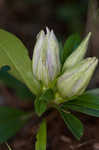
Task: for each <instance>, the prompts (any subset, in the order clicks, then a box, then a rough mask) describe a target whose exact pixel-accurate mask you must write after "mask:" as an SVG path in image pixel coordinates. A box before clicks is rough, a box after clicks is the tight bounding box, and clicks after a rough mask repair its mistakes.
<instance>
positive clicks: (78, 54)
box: [63, 32, 91, 71]
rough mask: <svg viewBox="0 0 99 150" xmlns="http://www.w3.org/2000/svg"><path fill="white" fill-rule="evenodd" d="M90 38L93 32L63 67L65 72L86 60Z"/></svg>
mask: <svg viewBox="0 0 99 150" xmlns="http://www.w3.org/2000/svg"><path fill="white" fill-rule="evenodd" d="M90 36H91V32H89V34H88V35H87V36H86V38H85V39H84V40H83V41H82V42H81V44H80V45H79V46H78V48H77V49H76V50H75V51H74V52H73V53H72V54H71V55H70V56H69V57H68V58H67V59H66V61H65V63H64V66H63V71H64V70H66V69H67V68H69V67H73V66H74V65H76V64H77V63H79V62H80V61H81V60H82V59H83V58H84V56H85V54H86V51H87V47H88V42H89V39H90Z"/></svg>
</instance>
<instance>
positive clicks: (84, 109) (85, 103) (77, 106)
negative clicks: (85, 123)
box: [61, 92, 99, 117]
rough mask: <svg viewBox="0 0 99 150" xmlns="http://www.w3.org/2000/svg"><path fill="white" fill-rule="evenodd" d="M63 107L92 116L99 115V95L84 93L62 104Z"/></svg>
mask: <svg viewBox="0 0 99 150" xmlns="http://www.w3.org/2000/svg"><path fill="white" fill-rule="evenodd" d="M61 107H62V108H63V109H67V108H68V109H70V110H74V111H78V112H81V113H84V114H88V115H91V116H95V117H99V96H97V95H93V94H92V93H91V94H90V93H87V92H86V93H84V94H83V95H81V96H79V97H77V98H76V100H72V101H68V102H67V103H64V104H63V105H62V106H61Z"/></svg>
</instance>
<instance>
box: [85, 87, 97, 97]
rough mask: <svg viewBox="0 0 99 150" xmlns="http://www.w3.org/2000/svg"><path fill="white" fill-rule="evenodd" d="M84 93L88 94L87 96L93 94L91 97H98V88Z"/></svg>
mask: <svg viewBox="0 0 99 150" xmlns="http://www.w3.org/2000/svg"><path fill="white" fill-rule="evenodd" d="M86 93H89V94H93V95H96V96H99V88H96V89H92V90H88V91H86Z"/></svg>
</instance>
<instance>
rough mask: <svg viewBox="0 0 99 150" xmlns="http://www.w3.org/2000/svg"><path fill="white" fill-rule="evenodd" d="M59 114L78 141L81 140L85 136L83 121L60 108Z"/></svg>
mask: <svg viewBox="0 0 99 150" xmlns="http://www.w3.org/2000/svg"><path fill="white" fill-rule="evenodd" d="M58 110H59V109H58ZM59 112H60V114H61V116H62V118H63V120H64V122H65V124H66V125H67V127H68V129H69V130H70V131H71V132H72V134H73V135H74V136H75V137H76V139H77V140H80V138H81V137H82V136H83V125H82V123H81V121H80V120H79V119H78V118H76V117H75V116H74V115H72V114H71V113H70V112H67V111H64V110H63V109H62V108H60V110H59Z"/></svg>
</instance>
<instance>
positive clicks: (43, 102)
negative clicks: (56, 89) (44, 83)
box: [35, 89, 54, 116]
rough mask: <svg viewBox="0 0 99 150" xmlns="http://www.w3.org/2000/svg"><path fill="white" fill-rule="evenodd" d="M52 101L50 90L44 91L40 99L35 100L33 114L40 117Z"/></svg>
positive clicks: (52, 95) (52, 94) (52, 96)
mask: <svg viewBox="0 0 99 150" xmlns="http://www.w3.org/2000/svg"><path fill="white" fill-rule="evenodd" d="M53 99H54V93H53V91H52V90H51V89H48V90H46V91H45V92H44V93H43V94H42V95H41V96H40V97H37V99H36V100H35V112H36V113H37V114H38V116H41V115H42V114H43V113H44V112H45V111H46V109H47V106H48V104H49V103H50V101H52V100H53Z"/></svg>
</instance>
